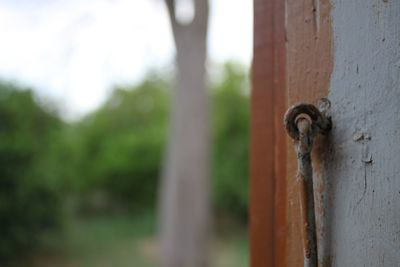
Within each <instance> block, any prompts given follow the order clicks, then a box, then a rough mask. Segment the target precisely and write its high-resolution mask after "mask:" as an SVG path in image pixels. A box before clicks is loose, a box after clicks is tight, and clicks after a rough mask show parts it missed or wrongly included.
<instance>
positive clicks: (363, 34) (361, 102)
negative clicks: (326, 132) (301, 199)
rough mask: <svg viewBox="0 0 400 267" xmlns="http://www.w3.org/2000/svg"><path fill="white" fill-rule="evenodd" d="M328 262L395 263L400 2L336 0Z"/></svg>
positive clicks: (398, 244)
mask: <svg viewBox="0 0 400 267" xmlns="http://www.w3.org/2000/svg"><path fill="white" fill-rule="evenodd" d="M332 5H333V7H332V13H331V16H332V27H333V36H334V38H333V39H334V42H333V43H334V67H333V72H332V75H331V83H330V88H329V99H330V100H331V101H332V119H333V122H334V128H333V129H332V133H331V136H330V140H331V145H330V151H329V155H328V156H327V158H326V160H325V166H324V169H325V171H326V176H327V177H326V179H327V180H326V183H327V188H326V190H327V194H326V195H325V197H326V199H325V201H326V203H325V204H326V205H327V206H326V210H327V211H328V212H327V213H326V215H327V216H328V218H327V221H328V222H329V225H327V229H326V230H327V233H329V234H328V235H327V236H326V240H325V241H326V242H324V243H325V245H327V246H328V248H327V251H328V252H329V254H330V255H329V256H330V262H331V263H332V266H399V265H400V80H399V79H400V1H397V0H351V1H349V0H333V1H332Z"/></svg>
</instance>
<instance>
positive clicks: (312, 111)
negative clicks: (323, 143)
mask: <svg viewBox="0 0 400 267" xmlns="http://www.w3.org/2000/svg"><path fill="white" fill-rule="evenodd" d="M301 114H306V115H308V116H309V117H310V118H311V120H312V121H311V132H312V134H313V135H314V134H316V133H317V132H318V131H319V130H320V128H321V127H320V126H321V125H322V122H323V121H324V118H323V116H322V114H321V112H320V111H319V110H318V109H317V108H316V107H315V106H314V105H311V104H306V103H299V104H296V105H294V106H292V107H290V108H289V109H288V110H287V111H286V113H285V119H284V124H285V129H286V131H287V133H288V134H289V136H290V137H292V138H293V139H294V140H299V136H300V134H299V129H298V128H297V124H296V119H297V117H298V116H299V115H301Z"/></svg>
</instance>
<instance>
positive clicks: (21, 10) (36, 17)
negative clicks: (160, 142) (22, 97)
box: [0, 0, 252, 118]
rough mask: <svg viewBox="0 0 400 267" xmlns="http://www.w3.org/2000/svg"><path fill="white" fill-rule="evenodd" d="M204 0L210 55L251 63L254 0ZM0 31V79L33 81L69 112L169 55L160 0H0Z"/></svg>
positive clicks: (86, 107)
mask: <svg viewBox="0 0 400 267" xmlns="http://www.w3.org/2000/svg"><path fill="white" fill-rule="evenodd" d="M182 1H183V4H182V5H181V7H182V8H180V10H182V13H181V14H188V13H190V12H188V11H190V8H188V7H189V5H185V2H184V1H186V0H182ZM210 1H211V16H210V29H209V56H210V60H211V61H212V62H215V63H221V62H224V61H226V60H230V59H234V60H236V61H239V62H242V63H244V64H247V65H249V63H250V60H251V53H252V52H251V49H252V1H250V0H210ZM0 32H1V33H2V37H1V42H0V78H2V79H6V80H14V81H18V82H19V83H21V84H23V85H29V86H33V87H34V88H35V89H36V90H37V92H38V93H39V95H40V96H41V97H42V98H49V99H51V100H52V101H53V102H56V103H57V104H58V105H59V106H60V108H61V110H62V112H63V115H64V117H67V118H78V117H79V116H81V115H83V114H85V113H87V112H89V111H91V110H93V109H95V108H96V107H98V105H100V104H101V103H102V101H104V99H105V98H106V97H107V95H108V93H109V92H110V88H112V86H113V85H114V84H118V83H134V82H137V81H138V80H140V78H141V77H143V75H144V74H145V73H146V72H147V71H148V70H149V69H154V68H168V66H170V65H171V62H172V60H173V55H174V46H173V43H172V36H171V32H170V26H169V21H168V17H167V13H166V10H165V7H164V4H163V2H162V0H84V1H82V0H19V1H14V0H7V1H6V0H2V1H1V2H0Z"/></svg>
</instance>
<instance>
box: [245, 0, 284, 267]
mask: <svg viewBox="0 0 400 267" xmlns="http://www.w3.org/2000/svg"><path fill="white" fill-rule="evenodd" d="M284 10H285V1H284V0H255V1H254V58H253V66H252V94H251V102H252V105H251V113H252V115H251V152H250V162H251V163H250V173H251V174H250V176H251V181H250V196H251V199H250V203H251V204H250V240H251V242H250V251H251V252H250V258H251V266H253V267H262V266H278V262H281V260H279V259H284V258H285V243H286V242H285V232H286V231H285V226H286V222H285V220H286V205H285V203H286V191H285V188H286V138H285V134H284V132H283V127H282V118H283V114H284V112H285V110H286V100H285V97H286V92H285V88H286V87H285V29H284V15H285V13H284ZM281 266H283V265H281Z"/></svg>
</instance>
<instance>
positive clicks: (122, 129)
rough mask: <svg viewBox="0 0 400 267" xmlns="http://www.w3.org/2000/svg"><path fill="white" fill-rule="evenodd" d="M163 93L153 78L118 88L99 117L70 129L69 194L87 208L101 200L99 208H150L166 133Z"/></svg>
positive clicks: (159, 82)
mask: <svg viewBox="0 0 400 267" xmlns="http://www.w3.org/2000/svg"><path fill="white" fill-rule="evenodd" d="M166 88H167V84H166V82H165V81H163V80H161V79H157V78H154V79H148V80H146V81H144V82H143V83H142V84H140V85H138V86H136V87H133V88H132V87H127V88H117V89H116V90H115V91H114V93H113V94H112V96H111V97H110V99H109V100H108V101H107V102H106V103H105V105H103V106H102V107H101V108H100V109H99V110H98V111H96V112H95V113H93V114H91V115H89V116H88V117H86V118H84V119H83V120H82V121H80V122H79V123H78V124H76V125H73V127H74V130H73V131H72V132H70V133H69V134H70V136H69V140H68V141H69V145H67V147H69V150H70V152H71V153H72V154H70V155H69V156H67V158H69V159H70V160H71V162H74V171H72V172H70V173H69V175H70V177H68V179H69V180H70V181H72V183H71V185H72V189H73V191H76V192H79V193H80V194H81V196H83V197H84V198H85V197H86V198H87V199H89V200H88V201H89V202H90V199H93V196H101V197H100V198H101V199H102V201H100V202H103V204H100V205H103V207H102V208H105V207H104V206H107V205H108V206H109V208H110V209H116V208H117V207H120V208H123V209H126V208H128V209H131V208H133V209H143V208H144V209H148V208H150V207H153V206H154V202H155V200H156V192H157V181H158V177H159V170H160V165H161V159H162V153H163V146H164V142H165V132H166V128H167V115H168V114H167V113H168V106H167V103H168V100H167V97H168V96H167V93H166ZM97 200H98V198H97ZM92 202H93V201H92ZM97 202H99V201H97ZM92 204H93V203H92ZM92 206H93V205H92Z"/></svg>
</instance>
